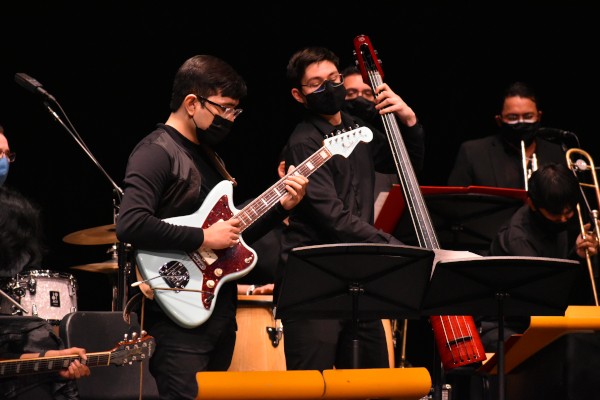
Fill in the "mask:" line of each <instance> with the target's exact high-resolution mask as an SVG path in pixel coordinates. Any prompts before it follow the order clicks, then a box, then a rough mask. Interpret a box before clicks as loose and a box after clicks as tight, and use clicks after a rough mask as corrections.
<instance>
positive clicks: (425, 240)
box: [354, 35, 486, 370]
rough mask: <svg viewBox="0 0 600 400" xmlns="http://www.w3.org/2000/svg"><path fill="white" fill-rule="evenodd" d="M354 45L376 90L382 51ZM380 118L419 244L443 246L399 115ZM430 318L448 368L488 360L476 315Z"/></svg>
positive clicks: (364, 40) (364, 43)
mask: <svg viewBox="0 0 600 400" xmlns="http://www.w3.org/2000/svg"><path fill="white" fill-rule="evenodd" d="M354 49H355V51H354V54H355V56H356V63H357V65H358V67H359V69H360V71H361V74H362V77H363V81H365V82H366V83H368V84H369V85H370V86H371V87H372V88H373V89H374V90H375V89H376V88H377V86H379V85H381V84H383V71H382V69H381V65H380V64H381V62H380V60H379V55H378V54H377V52H376V51H375V50H374V49H373V46H372V45H371V41H370V40H369V38H368V36H365V35H359V36H357V37H356V38H355V39H354ZM381 118H382V120H383V125H384V128H385V131H386V134H387V137H388V141H389V143H390V147H391V150H392V154H393V156H394V162H395V163H396V168H397V171H398V177H399V179H400V185H401V187H402V191H403V193H404V199H405V201H406V204H407V206H408V207H407V209H408V210H409V211H410V216H411V219H412V221H413V225H414V227H415V234H416V236H417V239H418V242H419V246H420V247H423V248H427V249H431V250H433V249H440V245H439V243H438V239H437V235H436V233H435V230H434V228H433V222H432V220H431V217H430V216H429V211H428V210H427V206H426V205H425V200H424V199H423V195H422V193H421V188H420V186H419V183H418V182H417V179H416V174H415V172H414V169H413V166H412V164H411V162H410V158H409V156H408V151H407V150H406V146H405V145H404V141H403V139H402V135H401V133H400V128H399V126H398V123H397V121H396V118H395V116H394V115H393V114H391V113H388V114H383V115H382V116H381ZM430 322H431V326H432V329H433V334H434V336H435V341H436V347H437V349H438V352H439V354H440V359H441V361H442V365H443V366H444V368H445V369H446V370H450V369H453V368H457V367H461V366H464V365H468V364H472V363H476V362H481V361H484V360H485V358H486V355H485V351H484V349H483V343H482V342H481V338H480V337H479V332H478V331H477V328H476V327H475V322H474V320H473V317H471V316H465V315H450V316H441V315H440V316H431V317H430Z"/></svg>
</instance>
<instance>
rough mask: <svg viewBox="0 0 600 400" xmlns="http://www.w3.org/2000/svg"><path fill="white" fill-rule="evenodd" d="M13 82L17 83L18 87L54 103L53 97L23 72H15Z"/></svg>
mask: <svg viewBox="0 0 600 400" xmlns="http://www.w3.org/2000/svg"><path fill="white" fill-rule="evenodd" d="M15 82H17V83H18V84H19V85H20V86H22V87H24V88H25V89H27V90H29V91H30V92H32V93H39V94H41V95H42V96H44V98H46V99H47V100H52V101H54V102H55V101H56V99H55V98H54V96H52V95H51V94H50V93H48V92H47V91H46V89H44V88H43V87H42V84H41V83H39V82H38V81H36V80H35V79H33V78H32V77H30V76H29V75H27V74H25V73H23V72H17V73H16V74H15Z"/></svg>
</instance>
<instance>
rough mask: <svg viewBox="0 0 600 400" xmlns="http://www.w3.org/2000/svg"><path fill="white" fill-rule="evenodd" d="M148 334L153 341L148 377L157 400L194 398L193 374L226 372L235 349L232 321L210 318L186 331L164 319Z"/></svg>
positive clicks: (195, 388)
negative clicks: (152, 378)
mask: <svg viewBox="0 0 600 400" xmlns="http://www.w3.org/2000/svg"><path fill="white" fill-rule="evenodd" d="M148 333H149V334H150V335H152V336H153V337H154V339H155V341H156V349H155V351H154V354H153V355H152V357H151V358H150V365H149V366H150V373H151V374H152V376H153V377H154V379H155V380H156V386H157V388H158V393H159V396H160V399H161V400H167V399H177V400H183V399H189V400H193V399H195V398H196V396H197V394H198V384H197V382H196V373H197V372H200V371H227V369H228V368H229V365H230V364H231V359H232V357H233V349H234V347H235V336H236V322H235V318H233V319H229V318H216V317H211V318H209V319H208V320H207V321H206V322H205V323H203V324H202V325H200V326H199V327H196V328H193V329H186V328H182V327H180V326H178V325H177V324H175V323H174V322H172V321H171V320H170V319H168V318H167V317H166V316H165V318H164V320H162V321H160V322H155V323H153V324H152V325H151V326H150V327H149V328H148Z"/></svg>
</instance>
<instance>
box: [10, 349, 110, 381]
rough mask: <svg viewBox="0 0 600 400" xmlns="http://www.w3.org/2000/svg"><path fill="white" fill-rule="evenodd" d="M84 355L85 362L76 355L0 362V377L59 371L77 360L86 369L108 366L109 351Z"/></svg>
mask: <svg viewBox="0 0 600 400" xmlns="http://www.w3.org/2000/svg"><path fill="white" fill-rule="evenodd" d="M86 355H87V360H85V361H84V360H82V359H81V357H80V356H78V355H72V356H60V357H43V358H24V359H19V360H10V361H0V377H6V376H18V375H29V374H36V373H43V372H52V371H60V370H61V369H66V368H68V367H69V364H71V363H72V362H73V361H75V360H79V361H80V362H81V363H84V364H86V365H87V366H88V367H105V366H108V365H110V359H111V352H110V351H107V352H100V353H87V354H86Z"/></svg>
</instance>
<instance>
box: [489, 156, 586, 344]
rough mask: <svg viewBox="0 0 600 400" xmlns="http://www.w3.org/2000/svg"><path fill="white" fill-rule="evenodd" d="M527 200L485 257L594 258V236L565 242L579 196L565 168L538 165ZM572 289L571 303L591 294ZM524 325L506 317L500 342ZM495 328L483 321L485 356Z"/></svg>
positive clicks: (574, 221)
mask: <svg viewBox="0 0 600 400" xmlns="http://www.w3.org/2000/svg"><path fill="white" fill-rule="evenodd" d="M527 195H528V198H527V204H525V205H523V206H522V207H521V208H520V209H519V210H517V211H516V212H515V214H514V215H513V216H512V217H511V219H510V220H509V221H508V222H507V223H506V224H505V225H504V226H503V227H502V228H501V229H500V230H499V231H498V233H497V235H496V237H495V238H494V239H493V241H492V244H491V246H490V256H520V257H549V258H562V259H578V260H581V259H584V258H585V257H586V253H585V252H586V250H587V251H588V254H589V255H590V256H594V255H596V254H597V252H598V241H597V238H596V235H595V234H588V235H586V236H585V238H584V237H583V236H582V235H581V234H579V235H578V236H577V238H576V240H575V243H573V242H571V241H570V239H569V237H570V236H569V235H568V231H569V229H568V228H569V227H570V225H572V224H575V225H577V220H578V218H577V217H576V214H577V203H579V202H580V200H581V191H580V187H579V182H578V181H577V178H576V177H575V176H574V174H573V172H572V171H571V170H569V168H568V167H565V166H564V165H562V164H555V163H549V164H546V165H543V166H541V167H540V168H539V169H538V170H536V171H534V172H533V173H532V174H531V178H530V179H529V190H528V192H527ZM584 229H585V230H586V231H589V229H590V224H589V223H587V224H585V226H584ZM581 279H585V277H584V276H582V277H581ZM576 286H577V287H575V288H574V293H573V296H571V297H572V300H571V302H570V303H571V304H574V303H576V302H583V303H586V301H585V300H583V299H582V298H580V295H581V293H582V292H585V293H591V291H589V292H587V291H584V290H582V286H581V285H576ZM574 296H575V298H574ZM588 304H589V303H588ZM492 321H493V320H492ZM528 325H529V318H528V317H525V318H521V317H507V318H506V327H505V331H504V332H505V338H508V337H509V336H510V335H512V334H514V333H522V332H523V331H524V330H525V329H526V328H527V327H528ZM496 327H497V324H496V322H495V321H494V322H493V323H492V324H488V323H486V322H482V335H481V336H482V341H483V342H484V346H487V347H486V350H488V351H495V350H494V349H495V346H496V343H497V342H496V340H497V328H496ZM486 339H487V340H486Z"/></svg>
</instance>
